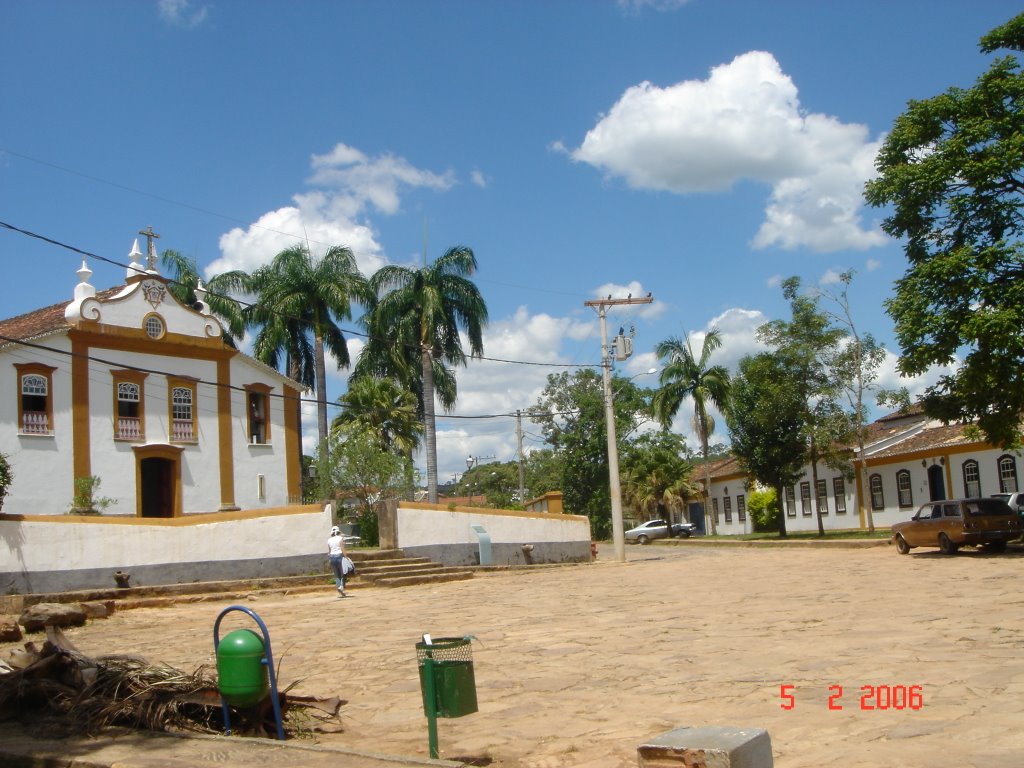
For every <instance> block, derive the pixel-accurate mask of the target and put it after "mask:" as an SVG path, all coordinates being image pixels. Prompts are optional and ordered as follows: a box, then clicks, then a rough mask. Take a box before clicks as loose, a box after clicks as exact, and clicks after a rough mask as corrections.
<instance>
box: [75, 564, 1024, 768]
mask: <svg viewBox="0 0 1024 768" xmlns="http://www.w3.org/2000/svg"><path fill="white" fill-rule="evenodd" d="M608 550H610V547H606V548H604V549H603V550H602V560H599V561H598V562H597V563H595V564H592V565H578V566H566V567H559V568H543V569H537V570H532V571H511V572H497V573H489V574H483V575H478V576H476V577H475V578H473V579H471V580H469V581H463V582H453V583H447V584H440V585H436V586H426V585H421V586H415V587H406V588H398V589H383V588H368V589H355V590H352V594H353V597H351V598H347V599H339V598H337V597H336V594H335V592H334V590H333V589H331V588H330V587H325V588H324V591H323V594H319V593H314V594H303V595H295V596H287V597H278V596H274V597H270V596H264V597H253V598H252V599H250V600H247V601H245V602H244V603H242V604H244V605H246V606H248V607H250V608H252V609H253V610H254V611H256V612H257V613H258V614H259V616H260V617H261V618H262V619H263V621H264V622H265V623H266V625H267V626H268V628H269V632H270V638H271V643H272V649H273V654H274V656H275V661H277V662H278V665H279V668H280V677H279V685H280V686H281V687H284V686H287V685H288V684H290V683H292V682H295V681H296V680H298V681H301V682H300V683H299V685H298V686H297V687H296V688H295V689H294V690H295V691H296V692H301V693H310V694H316V695H340V696H341V697H342V698H343V699H346V700H347V702H348V703H347V704H346V705H345V706H344V707H343V709H342V721H343V724H344V732H343V733H338V734H327V735H322V736H320V737H318V739H319V741H320V742H321V743H323V744H326V745H336V746H345V747H349V748H354V749H363V750H369V751H374V752H381V753H386V754H394V755H409V756H420V757H426V756H427V725H426V719H425V717H424V715H423V710H422V703H421V698H420V689H419V678H418V674H417V662H416V653H415V643H416V642H417V641H418V640H419V639H420V636H421V635H422V634H423V633H424V632H429V633H431V634H432V635H433V636H434V637H445V636H461V635H472V636H474V637H475V638H476V639H475V641H474V642H473V658H474V667H475V672H476V684H477V695H478V700H479V708H480V711H479V712H477V713H476V714H472V715H469V716H466V717H462V718H457V719H442V720H439V743H440V751H441V757H442V758H450V759H456V758H463V759H466V758H475V759H477V760H478V761H479V762H481V763H484V764H486V763H487V762H490V763H491V764H492V765H494V766H499V767H500V768H511V767H512V766H517V767H522V768H571V767H575V766H588V767H591V766H593V767H595V768H604V767H607V768H620V767H622V766H635V765H636V747H637V745H638V744H640V743H641V742H642V741H644V740H645V739H648V738H650V737H653V736H657V735H659V734H662V733H664V732H665V731H667V730H670V729H672V728H675V727H679V726H700V725H725V726H739V727H751V728H763V729H766V730H767V731H768V733H769V735H770V737H771V741H772V747H773V751H774V754H775V765H776V766H778V767H779V768H811V767H812V766H813V768H824V767H826V766H843V768H867V767H868V766H871V768H876V767H877V766H887V767H888V768H901V767H902V768H909V767H911V766H913V767H914V768H933V767H934V766H940V765H950V766H952V765H956V766H979V767H980V766H984V767H985V768H1011V767H1012V768H1018V767H1019V766H1020V765H1022V764H1024V763H1022V760H1024V758H1022V757H1021V756H1022V754H1024V729H1022V727H1021V724H1022V722H1024V597H1022V596H1021V583H1022V581H1021V571H1022V569H1024V552H1021V551H1020V550H1015V551H1011V552H1009V553H1006V554H1003V555H989V554H984V553H981V552H975V551H974V550H971V549H967V550H963V551H962V552H961V553H960V554H958V555H957V556H955V557H945V556H942V555H940V554H938V553H937V552H931V551H915V553H914V554H911V555H909V556H902V557H901V556H898V555H897V554H896V553H895V552H894V551H893V549H891V548H889V547H881V548H872V549H861V550H858V549H827V550H826V549H811V548H783V547H770V548H769V547H763V548H749V547H744V548H722V547H716V548H712V547H702V546H693V545H684V546H668V545H666V546H662V545H653V546H649V547H635V546H634V547H628V548H627V562H626V563H616V562H608V560H607V558H608V556H609V555H610V552H609V551H608ZM917 552H920V554H918V553H917ZM234 602H235V603H237V601H234ZM229 604H230V603H223V604H220V603H216V602H210V603H196V604H179V605H175V606H171V607H166V608H150V609H136V610H131V611H125V612H122V613H119V614H116V615H115V616H113V617H111V618H110V619H106V620H96V621H92V622H90V623H89V624H88V625H87V626H85V627H82V628H78V629H73V630H71V631H70V632H69V633H68V634H69V636H70V637H71V639H72V640H73V642H74V643H75V644H76V645H77V646H78V647H79V649H80V650H82V651H83V652H84V653H86V654H89V655H94V656H98V655H102V654H107V653H118V654H138V655H141V656H144V657H145V658H147V659H148V660H150V661H152V662H165V663H168V664H170V665H172V666H174V667H177V668H179V669H182V670H189V671H191V670H192V669H194V668H195V667H197V666H198V665H200V664H203V663H209V664H213V663H214V656H213V624H214V621H215V620H216V617H217V616H218V614H219V613H220V612H221V611H222V610H223V608H225V607H227V606H228V605H229ZM235 626H249V627H254V624H253V622H252V620H251V619H249V618H247V617H246V616H245V615H244V614H242V613H239V612H234V613H232V614H229V617H228V618H225V620H224V623H223V624H222V626H221V635H222V636H223V635H224V634H225V633H226V632H228V631H230V630H231V629H232V628H234V627H235ZM784 687H785V688H784ZM830 702H831V707H830ZM872 707H873V708H872Z"/></svg>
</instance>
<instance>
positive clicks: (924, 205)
mask: <svg viewBox="0 0 1024 768" xmlns="http://www.w3.org/2000/svg"><path fill="white" fill-rule="evenodd" d="M1001 48H1005V49H1010V50H1013V51H1021V50H1024V14H1022V15H1020V16H1017V17H1015V18H1014V19H1012V20H1011V21H1010V22H1008V23H1007V24H1005V25H1003V26H1001V27H999V28H997V29H995V30H993V31H992V32H991V33H989V34H988V35H986V36H985V37H983V38H982V40H981V50H982V52H983V53H991V52H993V51H996V50H998V49H1001ZM1022 106H1024V73H1022V72H1021V70H1020V63H1019V61H1018V58H1017V56H1016V55H1009V56H1002V57H999V58H997V59H995V60H994V61H993V62H992V64H991V66H990V67H989V69H988V70H987V71H986V72H985V73H984V74H983V75H981V77H979V78H978V80H977V82H976V83H975V84H974V86H973V87H971V88H967V89H962V88H950V89H949V90H947V91H946V92H945V93H943V94H941V95H939V96H935V97H934V98H931V99H926V100H923V101H911V102H910V103H909V105H908V107H907V111H906V112H905V113H904V114H902V115H901V116H900V117H899V118H897V120H896V123H895V125H894V126H893V129H892V132H891V133H890V134H889V136H888V138H887V139H886V141H885V145H884V146H883V148H882V150H881V152H880V153H879V155H878V159H877V161H876V166H877V168H878V171H879V173H880V176H879V177H878V178H877V179H875V180H873V181H871V182H868V184H867V187H866V199H867V201H868V202H869V203H870V204H871V205H874V206H891V207H892V213H891V215H890V216H889V217H888V218H886V219H885V221H884V223H883V225H882V227H883V229H884V230H885V231H886V232H887V233H889V234H890V235H892V236H893V237H902V238H906V246H905V250H906V254H907V258H908V260H909V262H910V266H909V268H908V269H907V271H906V273H905V274H904V276H903V277H902V278H901V279H900V280H899V281H898V282H897V285H896V294H895V296H894V297H893V298H892V299H890V300H889V301H888V302H887V309H888V312H889V314H890V315H891V316H892V318H893V320H895V322H896V337H897V340H898V341H899V344H900V347H901V350H902V355H901V357H900V362H899V369H900V371H901V372H903V373H904V374H906V375H911V376H913V375H918V374H921V373H924V372H925V371H926V370H928V369H929V368H930V367H931V366H933V365H948V364H950V363H953V362H954V361H955V360H956V359H957V357H959V356H963V364H962V365H961V366H960V367H959V368H958V369H957V370H956V372H955V373H953V374H949V375H946V376H943V377H942V378H940V379H939V381H938V383H937V384H935V385H934V386H932V387H931V388H929V390H928V391H927V393H926V395H925V397H924V399H923V404H924V408H925V410H926V412H927V413H929V414H931V415H933V416H935V417H937V418H940V419H943V420H945V421H947V422H949V421H959V420H973V419H977V420H978V423H979V426H980V427H981V429H982V431H984V433H985V434H986V436H987V437H988V438H989V439H990V440H991V441H993V442H994V443H996V444H998V445H1003V446H1007V445H1012V444H1015V443H1017V442H1019V439H1020V424H1021V417H1022V416H1024V279H1022V278H1024V250H1022V244H1021V228H1022V224H1024V222H1022V218H1021V204H1022V202H1024V197H1022V193H1024V176H1022V172H1024V112H1022Z"/></svg>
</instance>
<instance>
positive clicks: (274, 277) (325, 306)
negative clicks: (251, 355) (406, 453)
mask: <svg viewBox="0 0 1024 768" xmlns="http://www.w3.org/2000/svg"><path fill="white" fill-rule="evenodd" d="M248 285H249V289H250V291H251V292H252V293H253V294H254V295H255V296H256V303H255V304H254V305H253V306H252V307H250V308H249V313H248V317H249V320H250V321H251V322H252V323H254V324H260V323H262V329H261V334H262V338H260V337H258V341H259V347H258V354H262V355H263V356H264V359H273V360H274V361H275V362H276V360H277V354H278V353H279V352H281V351H284V352H285V353H286V354H287V356H288V363H289V373H290V374H294V375H295V376H297V377H298V380H299V381H302V382H303V383H308V378H309V377H308V373H309V368H308V363H309V358H308V349H309V338H308V337H309V336H310V335H312V337H313V343H312V356H313V381H314V382H315V384H316V396H317V414H318V434H319V438H320V444H321V445H323V443H324V441H325V440H326V439H327V367H326V363H325V354H324V349H325V348H326V349H327V350H329V351H330V353H331V354H332V355H334V357H335V359H336V360H337V361H338V368H343V367H347V366H348V364H349V362H350V360H349V354H348V345H347V343H346V341H345V335H344V334H343V333H342V331H341V328H339V327H338V325H337V321H341V320H348V319H351V317H352V303H353V302H354V301H355V302H361V303H364V304H368V303H370V302H371V301H372V295H371V293H370V290H369V287H368V285H367V282H366V278H365V277H363V275H362V273H361V272H360V271H359V268H358V267H357V266H356V259H355V256H353V254H352V251H351V250H349V249H348V248H344V247H342V246H332V247H331V248H329V249H328V250H327V253H326V254H324V257H323V258H322V259H320V260H319V261H317V260H315V259H314V258H313V256H312V254H310V252H309V249H308V248H306V247H305V246H304V245H297V246H293V247H292V248H288V249H286V250H283V251H281V252H280V253H279V254H277V256H275V257H274V260H273V261H272V262H271V263H270V264H268V265H267V266H265V267H261V268H260V269H258V270H256V272H254V273H253V274H252V275H251V277H250V279H249V281H248ZM304 379H305V380H304Z"/></svg>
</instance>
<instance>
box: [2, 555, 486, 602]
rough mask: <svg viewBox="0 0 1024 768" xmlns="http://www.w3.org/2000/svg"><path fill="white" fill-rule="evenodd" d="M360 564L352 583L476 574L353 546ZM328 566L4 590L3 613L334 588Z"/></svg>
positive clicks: (404, 582)
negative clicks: (312, 570) (288, 572)
mask: <svg viewBox="0 0 1024 768" xmlns="http://www.w3.org/2000/svg"><path fill="white" fill-rule="evenodd" d="M348 554H349V557H351V558H352V561H353V562H354V563H355V564H356V574H357V575H356V576H354V577H352V579H350V580H349V582H348V587H349V588H353V589H365V588H368V587H405V586H411V585H415V584H439V583H444V582H448V581H461V580H463V579H469V578H472V576H473V571H472V570H469V569H459V568H449V567H446V566H443V565H441V564H440V563H435V562H433V561H431V560H430V559H428V558H425V557H405V556H404V553H403V552H402V550H400V549H382V550H353V551H351V552H349V553H348ZM333 585H334V579H333V577H332V576H331V574H330V573H328V572H326V571H325V572H323V573H316V574H305V575H302V576H278V577H273V578H263V579H238V580H236V581H205V582H192V583H189V584H164V585H154V586H145V587H127V588H107V589H92V590H80V591H75V592H57V593H48V594H42V593H39V594H28V595H5V596H0V614H14V615H17V614H20V613H21V612H22V611H23V610H24V609H25V608H28V607H29V606H32V605H37V604H39V603H97V602H101V603H107V604H108V608H109V609H110V610H124V609H128V608H143V607H155V606H159V605H168V604H171V603H181V602H204V601H214V600H225V599H245V598H246V596H248V595H251V594H253V593H257V592H258V593H260V594H301V593H305V592H318V591H322V590H325V589H327V588H328V587H331V588H333Z"/></svg>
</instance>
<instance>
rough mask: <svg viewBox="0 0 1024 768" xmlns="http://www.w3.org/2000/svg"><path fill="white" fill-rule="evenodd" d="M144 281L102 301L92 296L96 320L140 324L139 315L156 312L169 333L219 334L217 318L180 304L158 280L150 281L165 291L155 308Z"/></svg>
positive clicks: (107, 322)
mask: <svg viewBox="0 0 1024 768" xmlns="http://www.w3.org/2000/svg"><path fill="white" fill-rule="evenodd" d="M147 282H149V281H147V280H142V281H141V282H138V283H134V284H132V285H129V286H127V288H126V289H125V290H124V291H122V292H121V293H120V294H118V295H117V296H115V297H113V298H111V299H108V300H107V301H105V302H103V303H102V304H100V303H99V302H96V301H95V300H94V302H93V305H94V306H97V307H98V308H99V318H98V319H99V322H101V323H106V324H108V325H118V326H122V327H125V328H139V327H141V325H142V318H143V317H145V316H146V315H148V314H150V313H153V312H155V313H156V314H158V315H159V316H160V317H161V318H163V320H164V323H165V324H166V326H167V331H168V332H169V333H177V334H182V335H184V336H196V337H198V338H207V337H213V336H217V335H219V334H220V325H219V324H218V323H217V322H216V320H214V319H213V318H212V317H206V316H204V315H200V314H199V313H198V312H195V311H194V310H192V309H189V308H187V307H183V306H182V305H181V304H179V303H178V302H177V300H176V299H175V298H174V297H173V296H172V295H171V293H170V291H166V286H165V285H164V284H163V283H161V282H160V281H153V282H157V283H159V284H160V285H161V286H163V287H164V289H165V291H166V293H165V294H164V298H163V301H161V303H159V304H158V305H157V306H156V307H155V308H154V307H153V306H152V305H151V304H150V303H149V302H148V301H146V299H145V296H144V295H143V292H142V287H143V286H144V285H145V284H146V283H147ZM83 309H84V307H83ZM86 316H89V315H88V313H86Z"/></svg>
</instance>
